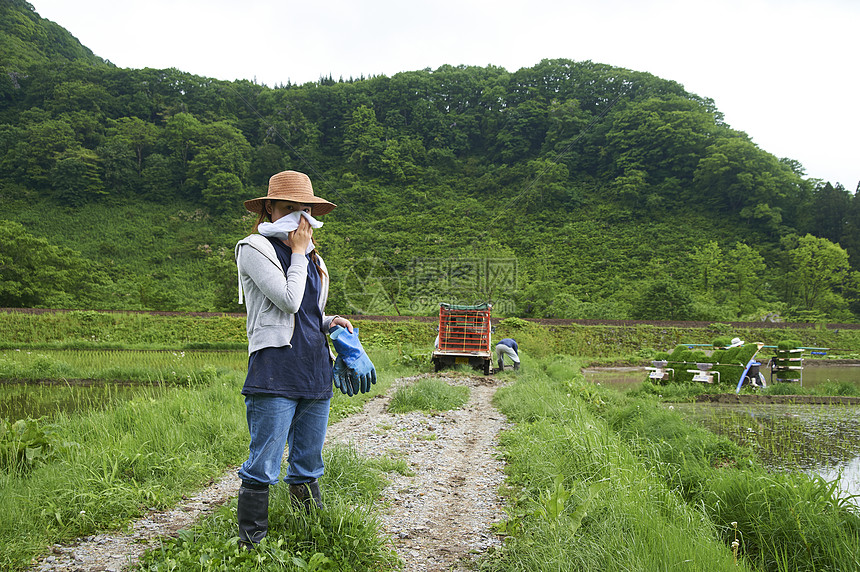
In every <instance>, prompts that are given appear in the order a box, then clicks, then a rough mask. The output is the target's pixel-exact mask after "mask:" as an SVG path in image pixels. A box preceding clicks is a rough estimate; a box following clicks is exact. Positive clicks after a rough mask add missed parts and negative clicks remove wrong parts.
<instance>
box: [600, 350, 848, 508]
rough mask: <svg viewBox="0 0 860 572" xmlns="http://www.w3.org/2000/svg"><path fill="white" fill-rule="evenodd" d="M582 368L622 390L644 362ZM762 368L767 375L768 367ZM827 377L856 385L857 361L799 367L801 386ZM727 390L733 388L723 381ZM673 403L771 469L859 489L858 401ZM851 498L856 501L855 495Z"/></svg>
mask: <svg viewBox="0 0 860 572" xmlns="http://www.w3.org/2000/svg"><path fill="white" fill-rule="evenodd" d="M583 373H584V374H585V378H586V380H588V381H591V382H593V383H600V384H601V385H604V386H607V387H611V388H613V389H616V390H619V391H622V392H623V391H627V390H629V389H632V388H634V387H636V386H637V385H639V384H641V383H642V382H643V381H644V380H645V379H646V376H647V371H646V370H645V369H644V368H589V369H585V370H583ZM763 373H764V374H765V376H767V375H768V372H767V370H764V371H763ZM828 382H837V383H850V384H855V385H857V386H860V366H858V365H856V364H851V365H834V366H829V365H825V366H813V367H806V368H804V370H803V387H804V388H811V387H815V386H816V385H820V384H823V383H828ZM798 385H799V384H798ZM726 392H727V393H730V392H731V393H733V391H732V388H730V387H729V386H728V385H727V386H726ZM672 407H674V408H675V410H677V411H679V412H681V413H682V414H683V415H685V416H686V417H688V418H689V419H691V420H694V421H695V422H697V423H699V424H701V425H702V426H704V427H706V428H708V429H709V430H711V431H713V432H715V433H717V434H720V435H724V436H726V437H728V438H730V439H732V440H733V441H735V442H736V443H739V444H742V445H749V446H751V447H752V448H753V449H754V450H755V451H756V452H757V454H758V456H759V457H760V458H761V460H762V462H763V463H765V465H766V466H767V467H769V468H770V469H772V470H774V471H782V470H800V471H804V472H806V473H808V474H810V475H818V476H821V477H822V478H824V479H826V480H828V481H833V480H838V481H839V488H840V494H841V496H843V497H850V496H852V495H860V406H857V405H810V404H790V403H789V404H773V403H737V404H725V403H677V404H673V405H672ZM852 502H853V504H854V505H855V506H858V507H860V497H855V498H854V499H852Z"/></svg>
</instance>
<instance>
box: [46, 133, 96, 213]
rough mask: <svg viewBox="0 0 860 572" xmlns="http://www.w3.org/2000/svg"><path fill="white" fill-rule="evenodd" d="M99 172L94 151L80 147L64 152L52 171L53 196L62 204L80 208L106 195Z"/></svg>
mask: <svg viewBox="0 0 860 572" xmlns="http://www.w3.org/2000/svg"><path fill="white" fill-rule="evenodd" d="M99 170H100V169H99V157H98V155H96V154H95V152H94V151H90V150H89V149H83V148H80V147H79V148H77V149H74V148H73V149H68V150H66V151H64V152H63V153H61V154H60V155H59V156H58V157H57V161H56V163H55V164H54V167H53V168H52V169H51V187H52V189H53V196H54V197H55V198H56V199H57V200H58V201H59V202H60V203H61V204H65V205H70V206H80V205H82V204H84V203H87V202H90V201H92V200H95V199H98V198H99V197H101V196H104V195H106V194H107V192H106V191H105V189H104V184H103V182H102V179H101V175H100V174H99Z"/></svg>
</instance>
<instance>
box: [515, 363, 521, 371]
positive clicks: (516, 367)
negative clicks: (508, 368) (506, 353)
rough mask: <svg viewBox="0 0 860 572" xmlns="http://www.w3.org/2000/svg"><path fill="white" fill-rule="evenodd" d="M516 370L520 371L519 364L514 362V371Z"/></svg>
mask: <svg viewBox="0 0 860 572" xmlns="http://www.w3.org/2000/svg"><path fill="white" fill-rule="evenodd" d="M518 369H520V362H518V361H515V362H514V371H517V370H518Z"/></svg>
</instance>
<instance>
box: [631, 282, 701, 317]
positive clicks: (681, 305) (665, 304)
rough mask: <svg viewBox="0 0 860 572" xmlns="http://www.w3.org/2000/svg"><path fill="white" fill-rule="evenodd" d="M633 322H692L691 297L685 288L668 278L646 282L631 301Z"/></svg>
mask: <svg viewBox="0 0 860 572" xmlns="http://www.w3.org/2000/svg"><path fill="white" fill-rule="evenodd" d="M631 317H632V318H633V319H635V320H692V319H694V318H695V316H694V315H693V297H692V295H691V294H690V291H689V290H688V289H687V287H686V286H685V285H684V284H682V283H681V282H679V281H678V280H674V279H673V278H672V277H670V276H668V277H665V278H659V279H657V280H652V281H647V282H646V283H645V284H644V287H643V288H642V289H641V290H640V292H639V295H638V296H636V297H635V299H634V300H633V308H632V310H631Z"/></svg>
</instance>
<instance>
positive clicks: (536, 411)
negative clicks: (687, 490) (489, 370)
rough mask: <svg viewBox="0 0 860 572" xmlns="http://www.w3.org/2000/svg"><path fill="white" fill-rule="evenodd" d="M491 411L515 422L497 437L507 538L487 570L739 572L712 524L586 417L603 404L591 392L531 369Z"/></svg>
mask: <svg viewBox="0 0 860 572" xmlns="http://www.w3.org/2000/svg"><path fill="white" fill-rule="evenodd" d="M550 365H552V364H550ZM549 369H551V370H552V371H554V372H556V374H558V372H559V371H561V370H563V369H565V368H564V364H562V365H561V367H551V368H549ZM497 403H498V406H499V407H500V409H501V410H502V412H503V413H505V414H506V415H507V416H508V418H509V420H511V421H514V422H515V423H516V426H515V427H514V428H513V429H511V430H510V431H507V432H505V433H504V434H503V436H502V445H503V448H504V455H505V458H506V460H507V463H508V464H507V471H508V476H509V481H508V486H509V487H510V491H509V494H510V498H511V502H512V505H511V507H510V510H509V516H508V519H507V520H506V521H505V523H504V524H503V525H502V526H501V527H500V529H501V531H502V532H504V533H506V534H509V535H510V537H509V538H508V541H507V542H506V543H505V545H504V547H503V549H502V550H500V551H498V552H497V553H495V554H494V555H491V556H488V557H487V558H485V560H484V563H483V566H484V568H485V569H487V570H500V571H501V570H504V571H509V570H522V571H526V570H528V571H531V570H669V569H681V570H730V569H731V570H735V569H736V568H735V564H734V560H733V557H732V554H731V551H730V550H729V549H728V548H727V547H726V546H724V545H723V544H722V543H720V542H719V540H718V531H717V530H716V528H715V526H714V525H713V524H712V523H711V522H710V521H709V520H708V519H707V518H706V517H705V516H704V515H703V514H701V512H699V511H697V510H695V509H694V508H692V507H690V506H688V505H687V504H686V503H685V502H684V501H683V499H682V498H681V497H680V496H679V495H678V494H677V493H676V492H675V491H673V490H672V489H671V488H670V487H668V486H667V485H666V483H665V482H663V481H662V479H661V478H660V476H659V475H658V474H657V473H656V472H655V471H653V470H652V469H651V468H650V467H648V466H647V465H646V464H644V463H643V462H641V461H640V460H639V459H638V458H637V457H636V455H634V454H633V453H632V452H631V450H630V449H629V447H628V446H627V444H626V443H625V442H624V440H622V439H621V438H619V437H618V436H617V435H616V434H615V433H614V432H613V431H612V430H611V429H610V428H609V427H608V425H607V424H606V422H605V421H603V420H601V419H600V418H599V417H597V416H595V415H594V414H593V413H592V412H591V411H589V408H590V407H591V406H594V407H597V408H601V407H605V406H606V402H605V396H601V395H600V393H599V392H597V391H596V390H595V389H594V387H593V386H590V385H589V384H586V383H584V382H579V381H577V380H576V379H575V378H574V379H568V380H563V379H559V378H553V377H550V376H548V375H546V374H545V373H544V372H542V371H540V368H534V367H533V368H529V369H528V370H527V371H524V373H523V374H522V375H520V376H519V378H518V379H517V382H516V383H515V384H514V385H513V386H509V387H504V388H501V389H500V390H499V391H498V393H497ZM589 404H591V405H589Z"/></svg>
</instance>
